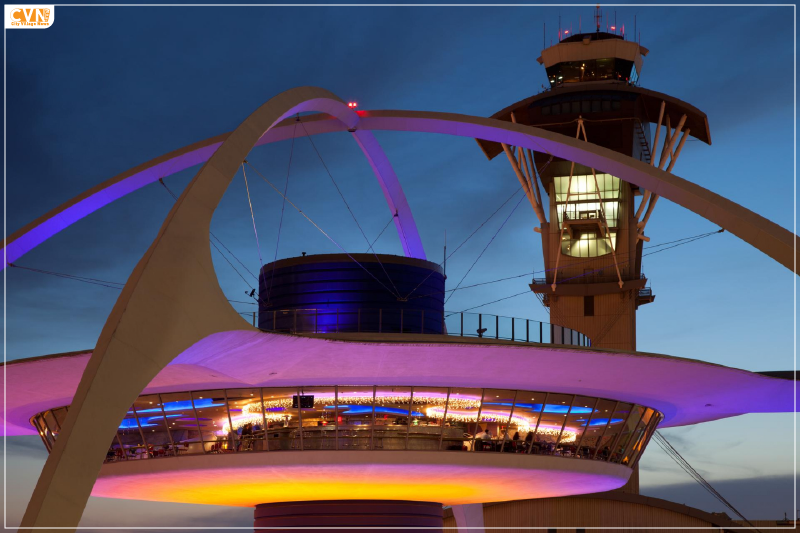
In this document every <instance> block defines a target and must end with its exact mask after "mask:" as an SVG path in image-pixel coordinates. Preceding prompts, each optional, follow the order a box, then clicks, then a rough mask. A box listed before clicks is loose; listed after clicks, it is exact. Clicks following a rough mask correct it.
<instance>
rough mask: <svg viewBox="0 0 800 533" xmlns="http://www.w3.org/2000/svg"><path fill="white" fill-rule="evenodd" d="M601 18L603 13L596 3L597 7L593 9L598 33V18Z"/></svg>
mask: <svg viewBox="0 0 800 533" xmlns="http://www.w3.org/2000/svg"><path fill="white" fill-rule="evenodd" d="M602 18H603V14H602V12H601V11H600V4H597V7H596V8H595V10H594V21H595V23H597V33H600V20H601V19H602Z"/></svg>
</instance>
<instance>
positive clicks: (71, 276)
mask: <svg viewBox="0 0 800 533" xmlns="http://www.w3.org/2000/svg"><path fill="white" fill-rule="evenodd" d="M8 266H9V268H19V269H20V270H27V271H29V272H35V273H37V274H46V275H49V276H55V277H57V278H61V279H69V280H72V281H80V282H82V283H88V284H90V285H100V286H101V287H107V288H109V289H117V290H118V291H121V290H122V289H123V288H124V287H125V284H124V283H120V282H119V281H108V280H105V279H96V278H87V277H85V276H76V275H74V274H65V273H63V272H53V271H51V270H42V269H40V268H31V267H25V266H22V265H15V264H14V263H9V264H8ZM228 301H229V302H230V303H237V304H247V305H258V304H257V303H256V302H242V301H239V300H231V299H228Z"/></svg>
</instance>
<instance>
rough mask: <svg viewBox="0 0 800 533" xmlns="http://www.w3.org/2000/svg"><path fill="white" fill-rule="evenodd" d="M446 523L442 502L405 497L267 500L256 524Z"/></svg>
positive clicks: (399, 526) (406, 532) (437, 527)
mask: <svg viewBox="0 0 800 533" xmlns="http://www.w3.org/2000/svg"><path fill="white" fill-rule="evenodd" d="M467 507H469V506H467ZM443 525H444V518H443V513H442V504H440V503H434V502H413V501H403V500H320V501H308V502H281V503H264V504H261V505H257V506H256V508H255V512H254V523H253V526H254V528H255V531H259V530H260V528H269V529H270V531H293V530H294V529H296V528H305V529H308V528H314V527H339V528H365V529H358V531H359V532H360V533H361V532H368V533H372V532H375V533H378V532H381V531H385V529H384V528H387V527H390V528H392V531H393V532H401V533H412V532H417V531H419V530H418V529H417V528H426V529H425V531H433V532H435V531H439V532H441V531H442V527H443ZM481 525H483V515H481ZM281 528H286V529H281ZM369 528H375V529H369ZM406 528H407V529H406Z"/></svg>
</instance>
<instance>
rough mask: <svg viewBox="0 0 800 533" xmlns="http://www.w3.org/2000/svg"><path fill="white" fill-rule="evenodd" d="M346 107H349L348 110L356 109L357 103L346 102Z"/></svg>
mask: <svg viewBox="0 0 800 533" xmlns="http://www.w3.org/2000/svg"><path fill="white" fill-rule="evenodd" d="M347 107H349V108H350V109H355V108H356V107H358V103H357V102H347Z"/></svg>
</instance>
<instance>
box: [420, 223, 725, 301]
mask: <svg viewBox="0 0 800 533" xmlns="http://www.w3.org/2000/svg"><path fill="white" fill-rule="evenodd" d="M724 231H725V230H718V231H710V232H708V233H701V234H699V235H694V236H692V237H683V238H682V239H676V240H674V241H667V242H663V243H660V244H653V245H650V246H645V250H646V249H649V248H658V247H661V246H666V245H668V244H673V243H680V244H676V245H675V246H670V247H669V248H664V250H669V249H670V248H675V247H676V246H682V245H684V244H689V243H690V242H694V241H698V240H700V239H704V238H706V237H710V236H712V235H717V234H718V233H723V232H724ZM682 241H685V242H682ZM664 250H657V251H655V252H650V253H647V254H644V255H642V257H647V256H648V255H653V254H657V253H659V252H662V251H664ZM626 255H628V254H627V253H624V254H620V257H625V256H626ZM594 259H596V258H592V259H588V260H586V261H580V262H578V263H572V264H571V265H567V266H561V267H560V268H562V269H563V268H568V267H575V266H578V265H581V264H584V263H589V262H591V261H594ZM625 263H628V260H627V259H626V260H624V261H622V262H621V263H620V264H625ZM605 268H611V265H608V266H607V267H603V268H599V269H596V270H593V271H591V272H587V273H584V274H581V275H580V276H576V277H583V276H587V275H591V274H595V273H597V272H600V271H602V270H605ZM552 270H553V269H552V268H551V269H545V270H534V271H533V272H525V273H524V274H517V275H516V276H507V277H505V278H498V279H493V280H489V281H482V282H480V283H475V284H473V285H465V286H463V287H460V288H459V290H462V291H463V290H464V289H471V288H473V287H481V286H483V285H491V284H493V283H499V282H501V281H509V280H512V279H519V278H524V277H527V276H535V275H536V274H545V273H547V272H551V271H552ZM569 279H575V278H569ZM562 281H567V280H562ZM559 283H561V282H559ZM455 290H456V289H447V290H445V291H444V292H446V293H447V292H453V291H455ZM430 296H434V295H433V294H425V295H420V296H415V298H426V297H430Z"/></svg>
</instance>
